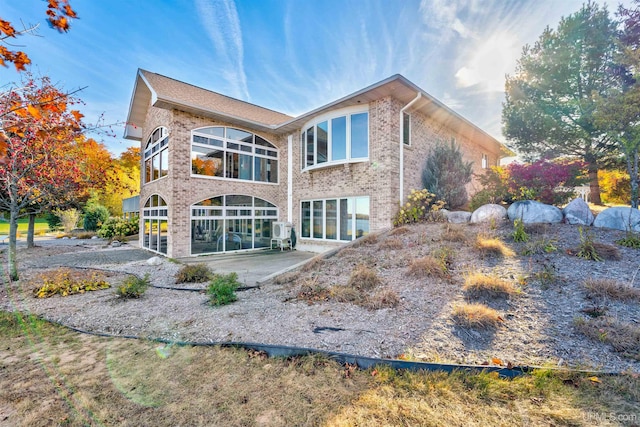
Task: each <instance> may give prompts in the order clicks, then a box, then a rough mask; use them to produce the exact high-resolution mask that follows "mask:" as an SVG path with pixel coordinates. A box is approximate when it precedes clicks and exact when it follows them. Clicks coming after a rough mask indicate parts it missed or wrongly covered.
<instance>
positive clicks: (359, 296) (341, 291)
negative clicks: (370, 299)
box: [329, 285, 367, 305]
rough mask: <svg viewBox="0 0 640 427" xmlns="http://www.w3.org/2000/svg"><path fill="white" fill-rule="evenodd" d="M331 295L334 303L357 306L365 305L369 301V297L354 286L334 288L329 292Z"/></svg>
mask: <svg viewBox="0 0 640 427" xmlns="http://www.w3.org/2000/svg"><path fill="white" fill-rule="evenodd" d="M329 295H330V297H331V299H332V300H334V301H337V302H348V303H353V304H356V305H364V303H365V302H366V300H367V296H366V294H365V293H364V292H362V291H361V290H360V289H357V288H354V287H352V286H342V285H336V286H332V287H331V289H330V290H329Z"/></svg>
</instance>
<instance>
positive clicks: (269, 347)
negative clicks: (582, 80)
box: [44, 319, 620, 378]
mask: <svg viewBox="0 0 640 427" xmlns="http://www.w3.org/2000/svg"><path fill="white" fill-rule="evenodd" d="M44 320H46V319H44ZM46 321H48V322H50V323H53V324H56V325H58V326H62V327H64V328H66V329H69V330H71V331H74V332H78V333H81V334H87V335H94V336H98V337H104V338H122V339H135V340H146V341H152V342H158V343H163V344H169V345H178V346H193V347H226V348H242V349H245V350H253V351H259V352H264V353H266V354H267V355H268V356H269V357H298V356H308V355H313V354H317V355H322V356H325V357H328V358H330V359H332V360H335V361H336V362H338V363H340V364H342V365H346V364H350V365H356V366H357V367H358V368H360V369H369V368H374V367H376V366H388V367H390V368H393V369H398V370H408V371H430V372H445V373H448V374H450V373H453V372H466V373H474V374H479V373H483V372H484V373H494V372H495V373H497V374H498V375H499V376H500V377H502V378H516V377H518V376H520V375H525V374H530V373H531V372H533V371H534V370H536V369H549V370H552V371H558V372H573V373H581V374H587V375H607V376H616V375H620V373H619V372H601V371H582V370H571V369H559V368H542V367H539V366H513V367H501V366H490V365H458V364H450V363H430V362H415V361H410V360H397V359H380V358H375V357H366V356H356V355H353V354H348V353H339V352H334V351H326V350H317V349H313V348H306V347H291V346H284V345H274V344H259V343H250V342H239V341H211V342H202V341H195V342H191V341H175V340H168V339H164V338H143V337H138V336H135V335H115V334H109V333H106V332H93V331H86V330H83V329H79V328H75V327H73V326H67V325H64V324H62V323H60V322H55V321H51V320H46Z"/></svg>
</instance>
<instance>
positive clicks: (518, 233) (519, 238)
mask: <svg viewBox="0 0 640 427" xmlns="http://www.w3.org/2000/svg"><path fill="white" fill-rule="evenodd" d="M511 235H512V236H513V241H514V242H526V241H528V240H529V235H528V234H527V232H526V231H524V222H522V220H521V219H516V220H515V221H513V233H512V234H511Z"/></svg>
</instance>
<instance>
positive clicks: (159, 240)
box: [142, 194, 169, 255]
mask: <svg viewBox="0 0 640 427" xmlns="http://www.w3.org/2000/svg"><path fill="white" fill-rule="evenodd" d="M142 220H143V221H144V226H143V233H144V234H143V237H142V246H143V247H144V248H147V249H149V250H151V251H154V252H159V253H161V254H165V255H166V254H167V236H168V231H169V230H168V224H169V218H168V207H167V202H165V201H164V199H163V198H162V197H160V196H159V195H157V194H154V195H153V196H151V197H149V198H148V199H147V202H146V203H145V204H144V208H142Z"/></svg>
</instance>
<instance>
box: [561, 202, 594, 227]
mask: <svg viewBox="0 0 640 427" xmlns="http://www.w3.org/2000/svg"><path fill="white" fill-rule="evenodd" d="M562 215H564V222H566V223H567V224H572V225H591V224H593V220H594V218H595V217H594V216H593V213H592V212H591V209H589V205H588V204H587V202H585V201H584V200H582V199H581V198H580V197H578V198H577V199H573V200H572V201H571V202H570V203H569V204H568V205H567V206H565V208H564V209H562Z"/></svg>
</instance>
